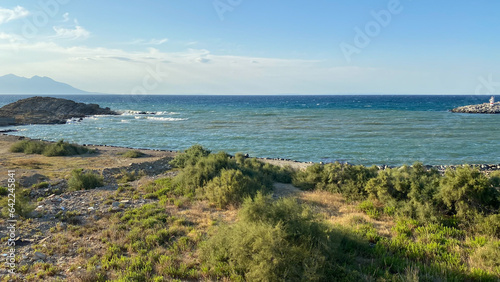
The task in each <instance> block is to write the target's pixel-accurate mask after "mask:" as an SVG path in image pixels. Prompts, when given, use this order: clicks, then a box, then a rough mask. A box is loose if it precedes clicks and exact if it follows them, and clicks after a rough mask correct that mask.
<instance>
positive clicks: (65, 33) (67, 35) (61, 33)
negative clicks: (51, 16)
mask: <svg viewBox="0 0 500 282" xmlns="http://www.w3.org/2000/svg"><path fill="white" fill-rule="evenodd" d="M53 29H54V31H55V32H56V35H55V36H54V37H56V38H64V39H71V40H73V39H87V38H89V36H90V32H89V31H88V30H86V29H85V28H83V27H81V26H79V25H77V26H75V28H74V29H70V28H63V27H57V26H54V27H53Z"/></svg>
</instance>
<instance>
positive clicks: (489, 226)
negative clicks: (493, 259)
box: [475, 214, 500, 239]
mask: <svg viewBox="0 0 500 282" xmlns="http://www.w3.org/2000/svg"><path fill="white" fill-rule="evenodd" d="M475 229H476V230H475V231H476V232H479V233H481V234H485V235H489V236H492V237H496V238H499V239H500V214H492V215H489V216H486V217H479V218H478V219H477V220H476V225H475Z"/></svg>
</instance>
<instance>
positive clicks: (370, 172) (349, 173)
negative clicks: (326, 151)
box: [293, 162, 378, 200]
mask: <svg viewBox="0 0 500 282" xmlns="http://www.w3.org/2000/svg"><path fill="white" fill-rule="evenodd" d="M377 170H378V169H377V168H376V167H371V168H367V167H365V166H361V165H357V166H353V165H349V164H340V163H338V162H336V163H333V164H326V165H320V164H314V165H312V166H309V167H308V168H307V169H306V170H305V171H300V172H297V173H296V174H295V176H294V178H293V184H294V185H295V186H297V187H299V188H301V189H303V190H314V189H317V190H325V191H329V192H332V193H341V194H342V195H343V196H344V197H345V198H346V199H348V200H361V199H364V198H366V191H365V185H366V183H367V182H368V180H370V179H372V178H374V177H376V175H377Z"/></svg>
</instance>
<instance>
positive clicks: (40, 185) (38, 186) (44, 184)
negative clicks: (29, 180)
mask: <svg viewBox="0 0 500 282" xmlns="http://www.w3.org/2000/svg"><path fill="white" fill-rule="evenodd" d="M49 186H50V183H49V182H47V181H44V182H40V183H38V184H33V186H31V187H32V188H34V189H43V188H48V187H49Z"/></svg>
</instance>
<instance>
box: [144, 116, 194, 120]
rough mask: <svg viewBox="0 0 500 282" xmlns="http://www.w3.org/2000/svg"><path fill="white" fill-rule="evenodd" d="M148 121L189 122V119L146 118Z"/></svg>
mask: <svg viewBox="0 0 500 282" xmlns="http://www.w3.org/2000/svg"><path fill="white" fill-rule="evenodd" d="M146 119H148V120H156V121H183V120H188V119H187V118H171V117H146Z"/></svg>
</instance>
